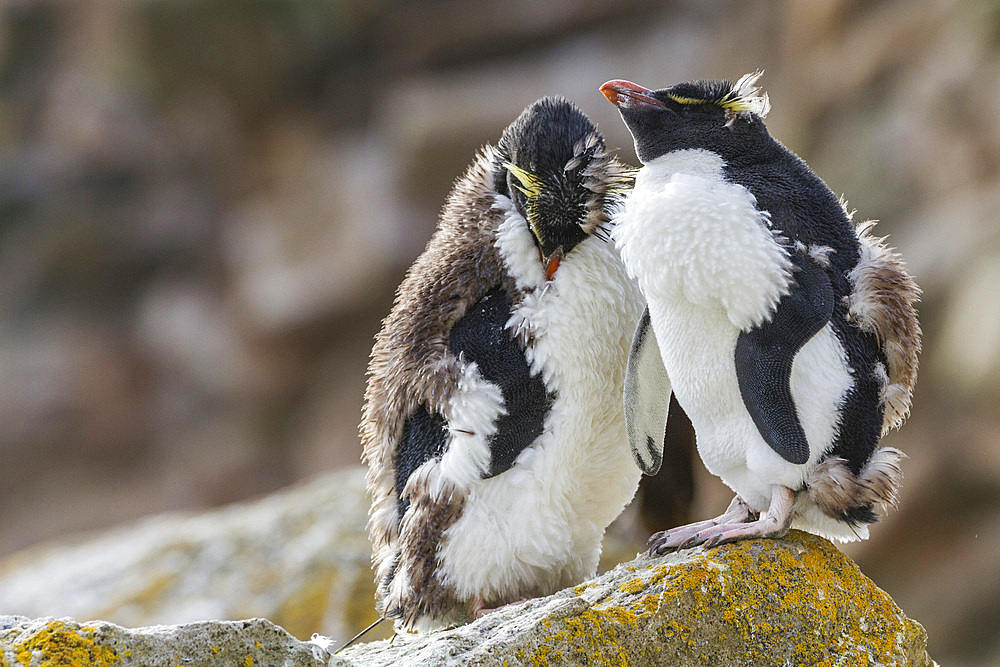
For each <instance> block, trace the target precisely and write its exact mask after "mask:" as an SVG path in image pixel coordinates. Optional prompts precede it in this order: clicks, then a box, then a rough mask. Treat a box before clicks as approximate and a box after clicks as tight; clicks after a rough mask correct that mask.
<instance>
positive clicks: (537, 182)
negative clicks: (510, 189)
mask: <svg viewBox="0 0 1000 667" xmlns="http://www.w3.org/2000/svg"><path fill="white" fill-rule="evenodd" d="M504 166H505V167H506V168H507V171H509V172H510V173H512V174H514V177H515V178H516V179H517V180H518V181H520V182H521V185H520V186H515V187H517V189H518V190H520V191H521V192H523V193H524V196H525V197H527V198H528V199H536V198H537V197H538V195H540V194H541V193H542V181H541V179H540V178H538V177H537V176H535V175H534V174H532V173H531V172H529V171H525V170H524V169H521V168H520V167H518V166H516V165H514V164H512V163H510V162H507V163H505V164H504Z"/></svg>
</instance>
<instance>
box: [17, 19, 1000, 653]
mask: <svg viewBox="0 0 1000 667" xmlns="http://www.w3.org/2000/svg"><path fill="white" fill-rule="evenodd" d="M757 68H763V69H764V70H766V73H765V75H764V78H763V80H762V83H763V85H764V87H765V89H766V90H767V91H768V93H769V94H770V97H771V101H772V105H773V111H772V112H771V114H770V115H769V117H768V126H769V128H770V129H771V131H772V134H774V135H775V136H776V137H778V138H779V139H780V140H781V141H783V142H784V143H785V144H786V145H788V146H789V147H790V148H792V149H793V150H795V151H796V152H797V153H799V154H800V155H802V156H803V157H804V158H805V159H806V160H807V161H808V162H809V163H810V165H811V166H812V167H813V168H814V169H815V170H816V171H817V172H818V173H819V174H820V175H821V176H822V177H823V178H824V179H825V180H826V181H827V182H828V183H829V185H830V186H831V187H832V188H833V190H834V191H835V192H838V193H844V194H845V195H846V196H847V197H848V199H849V202H850V205H851V207H852V208H856V209H857V210H858V219H863V218H869V217H870V218H878V219H880V220H881V222H880V224H879V225H878V227H877V230H878V231H880V232H881V233H883V234H890V235H891V242H892V244H893V245H895V246H896V247H897V248H899V250H900V251H901V252H902V253H903V255H904V257H905V258H906V259H907V261H908V264H909V268H910V270H911V271H912V273H914V274H915V275H916V277H917V279H918V282H919V283H920V284H921V286H922V287H923V289H924V299H923V302H922V304H921V307H920V313H921V319H922V323H923V326H924V332H925V352H924V355H923V358H922V365H921V376H920V381H919V383H918V387H917V394H916V397H915V403H914V409H913V417H912V418H911V419H910V421H909V422H908V423H907V425H906V426H905V427H904V428H903V430H902V431H901V432H899V433H894V434H892V435H891V436H889V437H888V438H887V439H886V441H885V442H886V444H891V445H894V446H897V447H900V448H902V449H904V450H905V451H906V452H908V454H909V455H910V459H909V461H907V464H906V468H905V470H906V475H907V477H906V484H905V486H904V489H903V496H902V506H901V509H900V511H899V512H897V513H895V514H893V515H892V516H890V517H889V518H888V519H887V520H886V521H885V522H884V523H883V524H882V525H880V526H879V527H876V528H875V529H874V530H873V531H872V532H873V537H872V539H871V540H870V541H869V542H867V543H865V544H861V545H849V546H848V547H846V548H845V551H847V552H848V553H849V554H850V555H851V556H852V557H854V558H855V559H856V560H857V561H858V563H859V564H860V566H861V568H862V570H863V571H864V572H865V573H866V574H867V575H869V576H870V577H871V578H872V579H874V581H875V582H876V583H877V584H878V585H879V586H881V587H882V588H883V589H885V590H886V591H888V592H889V593H890V594H892V595H893V596H894V598H895V600H896V601H897V603H898V604H899V605H900V606H901V607H902V608H903V610H904V611H906V613H907V614H908V615H910V616H911V617H912V618H914V619H916V620H918V621H920V622H921V623H923V624H924V625H925V627H926V628H927V631H928V634H929V636H930V643H929V651H930V653H931V654H932V655H934V656H935V657H936V658H937V659H938V660H940V661H942V663H943V664H985V663H987V662H1000V632H998V631H997V625H998V623H997V621H996V619H997V618H1000V568H998V567H997V566H996V554H997V553H998V552H1000V447H998V441H1000V435H998V433H1000V295H998V294H997V286H998V285H1000V225H998V224H997V222H996V215H997V213H996V212H997V211H998V210H1000V187H998V185H1000V178H998V176H1000V123H998V122H997V121H998V114H997V109H998V108H1000V5H998V4H997V3H996V2H992V1H990V2H986V1H970V0H965V1H958V0H886V1H882V2H871V1H864V0H822V1H810V2H807V1H805V0H802V1H799V2H789V1H780V2H771V3H741V2H737V1H736V0H730V1H717V2H699V1H697V0H687V1H675V2H654V1H652V0H625V1H622V2H617V3H604V2H595V1H594V0H565V1H563V2H560V3H528V2H513V1H510V0H495V1H493V2H466V1H459V0H442V1H431V0H418V1H410V2H401V1H399V0H381V1H376V2H372V1H370V0H367V1H364V2H362V1H359V0H329V1H327V2H319V1H317V0H299V1H294V2H293V1H291V0H286V1H282V2H278V1H261V2H245V1H244V0H214V1H213V2H194V1H191V0H133V1H129V2H126V1H125V0H104V1H102V0H79V1H78V2H74V3H67V2H59V1H56V0H52V1H40V0H34V1H33V0H8V1H7V2H5V3H3V4H2V5H0V461H2V465H0V555H4V554H11V553H13V552H14V551H17V550H19V549H22V548H24V547H27V546H29V545H32V544H35V543H38V542H40V541H44V540H48V539H50V538H56V537H58V536H62V535H66V534H78V533H80V532H81V531H88V530H93V529H98V528H106V527H110V526H113V525H116V524H119V523H121V522H124V521H127V520H130V519H135V518H138V517H140V516H144V515H147V514H151V513H154V512H160V511H164V510H195V509H200V508H207V507H215V506H219V505H222V504H225V503H228V502H231V501H236V500H240V499H245V498H249V497H255V496H259V495H262V494H265V493H267V492H270V491H274V490H277V489H279V488H282V487H285V486H286V485H288V484H290V483H292V482H295V481H299V480H302V479H305V478H310V477H312V476H314V475H316V474H318V473H320V472H324V471H330V470H334V469H336V468H340V467H344V466H349V465H356V463H357V461H358V457H359V454H360V446H359V444H358V439H357V432H356V425H357V422H358V420H359V417H360V405H361V397H362V391H363V385H364V368H365V364H366V361H367V354H368V350H369V348H370V344H371V339H372V336H373V335H374V333H375V332H376V331H377V329H378V326H379V321H380V319H381V317H383V316H384V315H385V313H386V312H387V311H388V308H389V305H390V303H391V300H392V293H393V289H394V287H395V286H396V284H398V282H399V280H400V279H401V277H402V273H403V271H404V270H405V269H406V267H407V266H408V264H409V263H410V262H411V261H412V259H413V258H414V257H415V256H416V255H417V254H418V253H419V252H420V250H421V249H422V247H423V245H424V243H425V242H426V240H427V238H428V237H429V235H430V233H431V231H432V229H433V225H434V222H435V218H436V214H437V211H438V210H439V208H440V206H441V204H442V203H443V200H444V197H445V196H446V194H447V192H448V189H449V187H450V185H451V183H452V181H453V180H454V179H455V178H456V177H457V176H458V175H459V174H460V173H461V172H462V171H463V170H464V168H465V166H466V165H467V164H468V163H469V161H470V160H471V158H472V155H473V153H474V152H475V150H476V148H477V147H478V146H479V145H481V144H482V143H485V142H493V141H495V140H496V139H497V138H498V136H499V134H500V132H501V131H502V129H503V128H504V127H505V126H506V124H507V123H508V122H509V121H510V120H511V119H513V118H514V117H515V116H516V115H517V113H518V112H519V111H520V110H521V109H522V108H523V107H524V106H525V105H526V104H528V103H530V102H532V101H533V100H535V99H536V98H538V97H540V96H542V95H545V94H550V93H558V94H562V95H565V96H567V97H569V98H571V99H573V100H575V101H576V102H577V103H578V104H580V106H581V107H582V108H583V109H584V111H585V112H587V113H588V114H589V115H590V116H591V117H592V118H593V119H594V120H596V121H598V122H599V125H600V127H601V129H602V130H603V131H604V132H605V134H606V135H607V137H608V141H609V143H610V144H611V145H612V146H619V147H621V149H622V150H621V155H622V157H623V158H625V159H626V160H628V161H631V162H633V163H634V161H635V158H634V154H633V151H632V148H631V141H630V139H629V137H628V135H627V133H626V132H625V129H624V126H623V125H622V124H621V122H620V120H619V119H618V117H617V114H616V111H615V109H614V108H613V107H612V106H611V105H610V104H608V103H607V102H606V101H605V100H604V98H603V97H602V96H601V95H600V93H599V92H598V91H597V88H598V86H599V85H600V84H601V83H603V82H604V81H605V80H607V79H611V78H627V79H631V80H633V81H637V82H639V83H644V84H646V85H651V86H653V87H658V86H661V85H666V84H669V83H672V82H676V81H679V80H686V79H692V78H697V77H712V78H725V77H728V78H736V77H738V76H740V75H741V74H743V73H745V72H748V71H751V70H754V69H757ZM698 465H700V464H696V469H698ZM728 496H729V494H728V492H727V490H726V489H725V488H723V487H722V486H721V483H719V482H717V481H716V480H714V479H710V478H707V477H706V476H705V475H704V474H701V473H698V475H697V479H696V484H695V495H694V502H693V505H692V507H691V508H690V514H691V515H692V516H693V517H701V516H707V515H709V514H710V513H713V512H714V513H717V512H718V511H720V510H721V509H722V508H723V507H724V506H725V504H726V502H727V501H728ZM646 515H647V516H648V511H647V513H646ZM638 523H639V522H638V521H635V520H633V521H632V522H631V525H629V523H628V522H625V525H624V526H623V527H621V528H620V529H619V532H620V533H623V534H631V535H638V534H640V533H641V532H642V529H641V528H638ZM632 553H634V549H633V551H632ZM0 613H20V610H18V609H0ZM317 629H318V630H322V628H317ZM328 631H331V630H328ZM331 632H332V631H331Z"/></svg>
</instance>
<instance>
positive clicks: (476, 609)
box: [469, 598, 530, 620]
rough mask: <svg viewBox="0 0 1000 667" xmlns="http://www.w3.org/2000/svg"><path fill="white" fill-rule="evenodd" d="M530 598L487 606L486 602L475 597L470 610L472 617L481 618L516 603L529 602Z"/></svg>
mask: <svg viewBox="0 0 1000 667" xmlns="http://www.w3.org/2000/svg"><path fill="white" fill-rule="evenodd" d="M529 599H530V598H522V599H520V600H515V601H514V602H508V603H507V604H502V605H500V606H499V607H486V606H485V603H484V602H483V601H482V600H481V599H479V598H474V599H473V601H472V604H471V605H470V607H469V608H470V611H471V612H472V617H473V618H475V619H476V620H479V619H480V618H482V617H483V616H486V615H487V614H492V613H493V612H495V611H500V610H501V609H504V608H506V607H511V606H513V605H516V604H521V603H522V602H527V601H528V600H529Z"/></svg>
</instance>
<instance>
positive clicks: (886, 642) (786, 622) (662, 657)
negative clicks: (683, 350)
mask: <svg viewBox="0 0 1000 667" xmlns="http://www.w3.org/2000/svg"><path fill="white" fill-rule="evenodd" d="M926 643H927V636H926V633H925V632H924V630H923V628H922V627H921V626H920V624H919V623H917V622H915V621H912V620H910V619H909V618H907V617H906V616H905V615H904V614H903V612H902V611H901V610H900V609H899V608H898V607H897V606H896V604H895V603H894V602H893V601H892V598H890V597H889V595H888V594H887V593H885V592H884V591H882V590H880V589H879V588H878V587H877V586H875V584H874V583H873V582H872V581H871V580H870V579H868V578H867V577H865V576H864V574H862V573H861V571H860V570H859V569H858V567H857V566H856V565H855V564H854V563H853V562H852V561H851V560H850V559H848V558H847V557H846V556H844V555H843V554H842V553H841V552H840V551H839V550H837V549H836V547H834V546H833V545H832V544H830V543H829V542H827V541H826V540H824V539H822V538H819V537H815V536H812V535H809V534H806V533H802V532H798V531H792V532H790V533H789V534H788V536H787V537H786V538H784V539H780V540H752V541H746V542H740V543H737V544H731V545H725V546H722V547H719V548H715V549H710V550H704V549H697V550H692V551H685V552H681V553H679V554H671V555H667V556H663V557H660V558H655V559H647V558H642V557H640V558H639V559H637V560H635V561H632V562H630V563H625V564H622V565H619V566H618V567H617V568H615V569H614V570H612V571H611V572H608V573H607V574H605V575H602V576H600V577H598V578H596V579H594V580H592V581H589V582H587V583H584V584H582V585H580V586H577V587H576V588H573V589H568V590H565V591H562V592H560V593H558V594H556V595H553V596H551V597H549V598H543V599H539V600H533V601H530V602H528V603H525V604H522V605H516V606H514V607H512V608H510V609H503V610H501V611H499V612H497V613H495V614H492V615H490V616H488V617H486V618H484V619H482V620H480V621H478V622H476V623H474V624H472V625H469V626H466V627H463V628H458V629H455V630H452V631H449V632H445V633H441V634H438V635H432V636H429V637H421V638H418V639H414V640H411V641H409V642H400V641H398V640H397V642H396V643H395V645H392V646H390V645H388V644H387V643H386V642H377V643H372V644H367V645H363V646H360V647H357V648H355V647H351V648H350V649H348V650H347V651H345V652H344V657H347V658H349V659H351V660H355V661H357V662H358V664H366V665H367V664H392V663H393V661H394V660H398V661H399V662H398V663H396V664H407V661H412V663H413V664H420V661H426V664H445V663H448V662H449V661H455V660H460V661H461V663H463V664H464V663H466V662H468V663H469V664H476V665H577V664H583V663H584V661H586V664H589V665H664V664H669V665H786V664H789V665H859V664H860V665H864V664H867V665H899V664H906V665H918V666H919V665H931V664H933V662H932V661H931V660H930V658H929V657H928V656H927V652H926Z"/></svg>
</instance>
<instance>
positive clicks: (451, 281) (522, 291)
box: [361, 98, 642, 631]
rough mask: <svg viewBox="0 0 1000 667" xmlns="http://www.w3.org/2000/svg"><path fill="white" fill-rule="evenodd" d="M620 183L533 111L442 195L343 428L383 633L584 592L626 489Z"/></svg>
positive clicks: (592, 152)
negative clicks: (358, 455) (389, 621)
mask: <svg viewBox="0 0 1000 667" xmlns="http://www.w3.org/2000/svg"><path fill="white" fill-rule="evenodd" d="M631 173H632V171H631V170H629V169H627V168H625V167H624V166H623V165H621V164H620V163H619V162H617V161H616V160H615V159H614V158H613V157H612V156H611V155H609V153H608V152H607V150H606V149H605V145H604V139H603V137H602V136H601V135H600V134H599V133H598V131H597V129H596V128H595V127H594V126H593V125H592V124H591V122H590V121H589V120H588V119H587V118H586V116H584V115H583V113H582V112H580V110H579V109H578V108H577V107H575V106H574V105H573V104H571V103H569V102H567V101H566V100H563V99H561V98H545V99H542V100H539V101H538V102H535V103H534V104H532V105H531V106H529V107H528V108H527V109H525V111H524V112H523V113H522V114H521V115H520V116H519V117H518V118H517V119H516V120H515V121H514V122H513V123H512V124H511V125H510V126H509V127H508V128H507V129H506V130H505V131H504V132H503V135H502V137H501V138H500V141H499V143H498V145H497V147H496V148H493V147H490V146H486V147H484V148H483V149H482V150H481V151H480V153H479V154H478V156H477V157H476V158H475V160H474V161H473V163H472V165H471V166H470V167H469V168H468V171H467V172H466V173H465V175H464V176H462V177H461V178H460V179H458V181H457V182H456V184H455V186H454V189H453V190H452V192H451V194H450V196H449V198H448V201H447V204H446V205H445V207H444V209H443V211H442V213H441V217H440V220H439V224H438V228H437V231H436V232H435V233H434V235H433V237H432V238H431V240H430V242H429V243H428V245H427V248H426V250H425V251H424V252H423V254H422V255H421V256H420V257H419V258H418V259H417V260H416V262H415V263H414V264H413V266H412V267H411V268H410V269H409V272H408V273H407V275H406V277H405V279H404V281H403V283H402V284H401V285H400V286H399V289H398V291H397V294H396V300H395V304H394V305H393V308H392V311H391V312H390V314H389V315H388V317H386V319H385V320H384V322H383V326H382V330H381V331H380V332H379V334H378V336H377V338H376V342H375V346H374V348H373V350H372V356H371V363H370V365H369V371H368V372H369V380H368V388H367V391H366V394H365V406H364V411H363V412H364V413H363V420H362V423H361V438H362V441H363V444H364V460H365V462H366V463H367V464H368V466H369V475H368V487H369V492H370V494H371V496H372V509H371V518H370V522H369V530H370V536H371V540H372V544H373V548H374V556H373V561H374V565H375V569H376V580H377V585H378V591H377V604H378V607H379V610H380V611H381V612H382V614H383V616H384V617H387V618H393V619H396V626H397V628H398V629H406V630H416V631H422V630H428V629H433V628H438V627H442V626H448V625H453V624H456V623H461V622H464V621H467V620H469V619H470V618H473V617H475V616H477V615H479V613H481V612H482V611H483V610H484V609H488V608H491V607H496V606H501V605H504V604H508V603H511V602H516V601H519V600H521V599H524V598H526V597H531V596H538V595H545V594H549V593H552V592H554V591H557V590H559V589H560V588H563V587H565V586H568V585H571V584H573V583H577V582H579V581H581V580H583V579H584V578H586V577H588V576H591V575H593V574H594V572H595V569H596V566H597V560H598V556H599V554H600V542H601V538H602V536H603V534H604V530H605V528H606V527H607V526H608V524H610V523H611V521H612V520H613V519H614V518H615V517H616V516H618V514H619V513H620V512H621V511H622V509H623V508H624V507H625V505H626V504H627V503H628V502H629V501H630V500H631V498H632V496H633V495H634V493H635V490H636V487H637V485H638V481H639V471H638V470H637V469H636V467H635V465H634V464H633V462H632V460H631V457H630V455H629V453H628V451H627V450H626V449H625V447H624V446H623V445H624V442H625V437H626V436H625V422H624V418H623V417H622V415H621V408H620V402H619V400H620V399H619V397H620V396H621V392H622V390H623V382H624V379H625V364H626V360H627V356H628V349H629V341H630V340H631V334H632V331H633V330H634V327H635V323H636V321H637V320H638V318H639V314H640V312H641V310H642V297H641V295H640V294H639V291H638V288H637V287H636V286H635V285H634V283H633V282H632V281H630V280H629V279H628V277H627V275H626V272H625V268H624V266H623V265H622V263H621V260H620V258H619V257H618V254H617V252H616V250H615V248H614V246H613V245H612V244H611V243H609V242H608V241H609V239H608V235H607V230H606V226H607V224H608V220H609V214H610V213H612V212H613V210H614V209H615V208H616V207H617V206H619V205H620V202H621V199H622V198H623V195H624V193H625V192H626V191H627V189H628V187H629V186H630V185H631Z"/></svg>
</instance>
